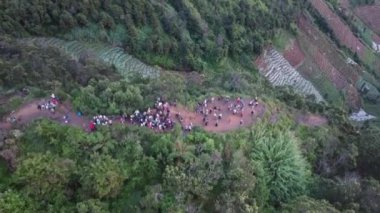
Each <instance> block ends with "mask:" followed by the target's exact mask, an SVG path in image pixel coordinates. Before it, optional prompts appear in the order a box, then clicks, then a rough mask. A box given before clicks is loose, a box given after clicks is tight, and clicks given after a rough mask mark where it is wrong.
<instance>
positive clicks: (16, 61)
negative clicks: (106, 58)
mask: <svg viewBox="0 0 380 213" xmlns="http://www.w3.org/2000/svg"><path fill="white" fill-rule="evenodd" d="M104 75H107V76H108V77H109V78H111V79H112V76H115V75H116V74H115V73H114V70H113V69H112V68H111V67H109V66H106V65H104V64H102V63H100V62H98V61H95V60H94V59H92V58H91V57H83V58H82V59H81V60H80V61H75V60H72V59H70V58H69V57H68V56H67V55H64V54H62V53H61V52H59V51H58V50H56V49H54V48H44V49H39V48H25V47H23V46H22V45H20V44H17V43H15V42H14V41H12V40H10V41H9V40H7V39H3V38H0V86H1V87H4V88H22V87H25V86H34V87H38V88H40V89H48V90H59V89H63V90H65V91H66V92H68V91H70V90H72V89H74V88H76V87H78V86H79V85H87V83H88V81H89V79H90V78H102V77H103V76H104Z"/></svg>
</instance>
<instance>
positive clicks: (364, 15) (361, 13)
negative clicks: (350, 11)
mask: <svg viewBox="0 0 380 213" xmlns="http://www.w3.org/2000/svg"><path fill="white" fill-rule="evenodd" d="M354 12H355V15H357V16H358V17H359V18H360V19H361V20H362V21H364V22H365V23H366V25H368V26H369V27H370V28H371V29H372V30H373V31H375V32H376V33H378V34H380V5H366V6H360V7H357V8H355V10H354Z"/></svg>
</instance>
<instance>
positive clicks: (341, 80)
mask: <svg viewBox="0 0 380 213" xmlns="http://www.w3.org/2000/svg"><path fill="white" fill-rule="evenodd" d="M313 55H314V58H313V59H314V62H315V63H316V64H317V65H318V66H319V69H320V70H322V71H323V72H324V73H325V75H326V76H327V78H328V79H329V80H330V81H331V82H332V83H333V84H334V86H335V87H336V88H337V89H339V90H341V89H343V88H345V87H346V86H347V85H348V82H347V80H346V78H345V77H344V76H343V75H342V74H341V73H340V72H339V71H338V70H337V69H336V68H335V67H334V66H333V65H332V64H331V63H330V61H329V59H328V58H326V55H325V53H322V52H321V51H320V49H314V50H313Z"/></svg>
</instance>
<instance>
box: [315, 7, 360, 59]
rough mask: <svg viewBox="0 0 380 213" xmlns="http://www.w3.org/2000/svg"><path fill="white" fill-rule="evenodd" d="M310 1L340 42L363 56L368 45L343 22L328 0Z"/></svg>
mask: <svg viewBox="0 0 380 213" xmlns="http://www.w3.org/2000/svg"><path fill="white" fill-rule="evenodd" d="M310 3H311V5H312V6H313V7H314V8H315V9H316V10H317V11H318V12H319V13H320V14H321V16H322V17H323V18H324V19H325V20H326V22H327V24H328V25H329V26H330V28H331V29H332V31H333V33H334V35H335V36H336V37H337V39H338V40H339V42H340V43H341V44H343V45H345V46H346V47H348V48H349V49H351V51H352V52H354V53H355V52H357V53H358V55H359V56H360V57H361V58H363V57H364V56H365V50H366V47H365V46H364V45H363V44H362V43H361V42H360V40H359V39H358V38H357V37H355V35H354V34H353V33H352V31H351V29H350V28H349V27H348V26H347V25H346V24H344V23H343V21H342V20H341V19H340V18H339V16H338V15H337V14H335V13H334V12H333V11H332V10H331V9H330V8H329V6H328V5H327V4H326V2H325V1H324V0H311V1H310Z"/></svg>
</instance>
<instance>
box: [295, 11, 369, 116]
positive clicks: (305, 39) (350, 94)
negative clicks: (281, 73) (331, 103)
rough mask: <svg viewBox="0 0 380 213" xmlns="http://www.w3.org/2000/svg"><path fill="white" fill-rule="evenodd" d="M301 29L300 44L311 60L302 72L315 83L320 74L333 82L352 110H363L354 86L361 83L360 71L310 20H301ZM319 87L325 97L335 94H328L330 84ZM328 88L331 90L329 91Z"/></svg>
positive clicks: (319, 83)
mask: <svg viewBox="0 0 380 213" xmlns="http://www.w3.org/2000/svg"><path fill="white" fill-rule="evenodd" d="M298 27H299V29H300V33H299V35H298V40H299V42H300V44H301V48H302V50H303V51H304V52H305V55H306V57H307V58H308V59H309V60H308V64H307V66H306V67H305V66H302V67H300V69H299V70H300V71H302V73H307V76H309V77H310V78H309V79H315V78H316V77H314V76H316V75H317V76H318V74H321V75H323V76H324V77H325V78H326V80H328V81H329V82H331V84H332V85H333V86H334V89H335V90H338V91H341V93H342V94H345V99H346V101H347V103H348V104H349V106H350V108H352V109H359V108H360V107H361V106H362V103H361V98H360V95H359V93H358V92H357V90H356V89H355V87H354V86H353V85H355V83H356V82H357V81H358V80H359V68H358V67H357V66H353V65H351V64H348V63H347V58H345V57H343V55H342V54H341V53H340V52H339V51H338V50H337V47H336V45H335V44H334V42H332V41H331V40H330V39H329V38H328V37H327V36H326V35H324V34H323V33H322V32H320V31H319V30H318V29H317V28H316V27H315V26H314V25H313V24H312V23H311V21H310V17H307V16H304V17H302V18H300V19H299V20H298ZM310 69H311V70H310ZM318 78H321V77H317V79H318ZM314 82H315V81H313V83H314ZM315 85H316V87H317V88H318V89H319V90H320V91H323V94H331V92H330V91H329V90H328V89H329V88H330V89H331V86H329V85H327V84H326V82H323V81H321V82H317V83H316V84H315ZM326 86H327V87H328V88H325V87H326ZM330 100H331V99H330Z"/></svg>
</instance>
